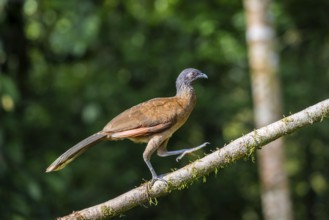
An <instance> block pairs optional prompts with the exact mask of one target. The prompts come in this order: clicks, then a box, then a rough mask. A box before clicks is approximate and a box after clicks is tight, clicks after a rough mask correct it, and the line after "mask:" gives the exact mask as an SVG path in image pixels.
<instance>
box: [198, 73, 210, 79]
mask: <svg viewBox="0 0 329 220" xmlns="http://www.w3.org/2000/svg"><path fill="white" fill-rule="evenodd" d="M197 78H198V79H199V78H203V79H208V76H207V75H206V74H204V73H201V74H199V75H198V77H197Z"/></svg>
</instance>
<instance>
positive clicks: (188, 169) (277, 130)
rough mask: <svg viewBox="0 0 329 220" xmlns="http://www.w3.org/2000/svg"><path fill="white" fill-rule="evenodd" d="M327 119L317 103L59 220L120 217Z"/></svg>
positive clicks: (328, 113)
mask: <svg viewBox="0 0 329 220" xmlns="http://www.w3.org/2000/svg"><path fill="white" fill-rule="evenodd" d="M326 117H329V99H327V100H324V101H322V102H319V103H317V104H315V105H313V106H311V107H308V108H306V109H304V110H303V111H300V112H298V113H296V114H293V115H290V116H288V117H285V118H283V119H281V120H279V121H276V122H274V123H272V124H270V125H267V126H265V127H262V128H260V129H257V130H254V131H252V132H250V133H248V134H246V135H244V136H242V137H240V138H238V139H236V140H234V141H232V142H231V143H230V144H228V145H226V146H224V147H222V148H220V149H218V150H216V151H215V152H213V153H211V154H209V155H207V156H205V157H203V158H201V159H199V160H197V161H195V162H193V163H190V164H189V165H187V166H185V167H183V168H181V169H179V170H176V171H174V172H172V173H170V174H168V175H166V176H165V177H164V179H165V180H166V181H167V182H168V184H166V183H165V182H162V181H157V182H155V183H154V185H153V186H152V187H149V186H150V185H149V182H147V183H145V184H143V185H141V186H139V187H137V188H135V189H132V190H130V191H128V192H126V193H124V194H122V195H120V196H118V197H116V198H114V199H111V200H109V201H107V202H104V203H101V204H98V205H95V206H93V207H89V208H86V209H83V210H81V211H76V212H73V213H72V214H70V215H67V216H64V217H61V218H58V219H103V218H112V217H114V216H118V215H121V214H123V213H124V212H126V211H128V210H129V209H132V208H133V207H135V206H138V205H142V204H144V203H147V202H148V203H150V204H154V203H156V198H158V197H160V196H164V195H167V194H169V193H171V192H172V191H173V190H181V189H184V188H185V187H186V186H187V185H188V184H191V183H192V182H193V181H195V180H197V179H198V178H200V177H202V176H205V175H207V174H209V173H211V172H215V173H217V171H218V169H221V168H223V167H225V166H226V165H228V164H230V163H232V162H234V161H236V160H238V159H240V158H242V157H246V156H251V155H253V153H254V152H255V150H256V149H260V148H261V147H262V146H264V145H266V144H267V143H269V142H271V141H274V140H276V139H277V138H279V137H282V136H285V135H288V134H290V133H293V132H295V131H296V130H297V129H299V128H302V127H305V126H308V125H312V124H314V123H316V122H319V121H322V120H323V119H324V118H326Z"/></svg>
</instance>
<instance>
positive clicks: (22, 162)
mask: <svg viewBox="0 0 329 220" xmlns="http://www.w3.org/2000/svg"><path fill="white" fill-rule="evenodd" d="M283 2H284V3H282V1H274V2H273V7H272V12H273V18H274V19H275V21H276V23H275V26H276V30H277V50H278V52H279V54H280V57H281V62H280V65H281V66H280V79H281V86H282V97H283V102H284V114H285V115H289V114H290V113H294V112H296V111H299V110H302V109H303V108H305V107H307V106H309V105H312V104H314V103H316V102H318V101H321V100H323V99H326V98H328V94H329V86H328V81H329V68H328V66H329V28H328V27H329V13H328V8H329V2H328V1H327V0H318V1H311V0H302V1H297V0H287V1H283ZM0 65H1V70H0V71H1V73H0V98H1V103H0V104H1V106H0V219H14V220H21V219H54V218H55V217H57V216H62V215H66V214H68V213H70V212H72V211H73V210H79V209H82V208H85V207H89V206H91V205H95V204H97V203H100V202H104V201H106V200H108V199H110V198H113V197H115V196H117V195H119V194H121V193H124V192H126V191H128V190H129V189H131V188H133V187H135V186H139V185H140V184H141V183H142V182H143V181H144V180H149V179H150V173H149V170H148V169H147V167H146V165H145V164H144V161H143V159H142V152H143V150H144V147H145V146H143V145H138V144H134V143H131V142H129V141H120V142H104V143H101V144H98V146H97V147H95V148H93V149H91V150H89V151H88V152H87V153H85V154H83V155H82V156H81V157H80V158H78V159H77V160H76V161H74V162H73V163H72V164H70V165H69V166H68V167H67V168H66V169H64V170H62V171H60V172H56V173H49V174H46V173H44V171H45V169H46V168H47V166H48V165H49V164H50V163H51V162H52V161H53V160H54V159H56V157H57V156H59V155H60V154H61V153H63V152H64V151H65V150H66V149H68V148H69V147H70V146H72V145H73V144H75V143H76V142H78V141H79V140H81V139H82V138H85V137H86V136H88V135H90V134H92V133H94V132H97V131H99V130H100V129H102V127H103V126H104V125H105V124H106V123H107V122H108V121H109V120H110V119H112V118H113V117H114V116H116V115H117V114H118V113H120V112H121V111H123V110H124V109H126V108H128V107H130V106H132V105H135V104H137V103H139V102H142V101H145V100H148V99H151V98H154V97H161V96H171V95H174V94H175V84H174V82H175V79H176V77H177V75H178V74H179V72H180V71H181V70H182V69H184V68H187V67H195V68H198V69H200V70H202V71H203V72H205V73H206V74H207V75H208V77H209V80H200V81H198V82H197V83H195V88H196V92H197V95H198V102H197V106H196V108H195V110H194V112H193V113H192V115H191V117H190V119H189V120H188V122H187V124H186V125H185V126H184V127H182V128H181V129H180V130H179V131H178V132H177V133H176V134H175V135H174V136H173V138H172V139H171V141H170V143H169V148H170V149H178V148H183V147H190V146H195V145H198V144H200V143H203V142H205V141H209V142H211V146H210V147H208V148H205V149H204V150H203V152H202V151H201V152H200V153H199V155H198V154H195V155H191V156H188V157H186V158H184V160H182V161H180V162H179V163H176V162H175V158H173V157H171V158H170V157H169V158H159V157H157V156H156V155H154V156H153V157H152V163H153V164H154V167H155V169H156V170H157V172H158V173H166V172H169V171H170V170H171V169H174V168H179V167H182V166H184V165H185V164H187V163H189V162H190V161H193V160H195V159H196V158H198V157H199V156H202V155H203V154H204V153H209V152H210V151H211V150H214V149H215V148H216V147H221V146H223V145H224V144H225V143H228V142H230V141H231V140H233V139H235V138H237V137H239V136H241V135H242V134H245V133H248V132H249V131H252V130H253V129H254V125H253V110H252V100H251V92H250V90H251V87H250V80H249V72H248V61H247V48H246V42H245V18H244V11H243V4H242V2H241V1H236V0H231V1H226V0H211V1H182V0H156V1H146V0H144V1H142V0H138V1H136V0H126V1H120V0H108V1H105V0H104V1H96V0H95V1H59V0H58V1H55V0H49V1H37V0H26V1H22V0H0ZM11 104H13V105H11ZM328 128H329V122H328V120H324V122H323V123H321V124H318V125H314V126H312V127H308V128H304V129H302V130H300V131H299V132H297V133H295V134H292V135H290V136H289V137H287V138H286V147H285V149H286V153H287V164H286V167H287V172H288V175H289V177H290V187H291V194H292V199H293V202H294V214H295V217H296V219H328V218H329V214H328V207H329V184H328V183H329V182H328V181H329V178H328V176H329V170H328V166H329V144H328V143H329V129H328ZM256 161H257V158H256ZM158 202H159V203H158V205H157V206H149V205H148V204H146V206H147V208H146V207H142V206H141V207H137V208H135V209H133V210H131V211H129V212H127V213H126V214H125V219H244V220H252V219H262V216H261V204H260V191H259V180H258V175H257V162H253V160H252V158H249V159H245V160H240V161H238V162H236V163H234V164H233V165H230V166H228V167H226V168H225V169H222V170H220V171H219V172H218V174H217V175H215V174H210V175H209V176H208V177H207V178H206V182H203V181H202V180H199V181H198V182H195V183H194V184H193V185H191V186H189V187H188V188H187V189H185V190H183V191H175V192H173V193H172V194H171V195H169V196H167V197H164V198H160V199H159V200H158Z"/></svg>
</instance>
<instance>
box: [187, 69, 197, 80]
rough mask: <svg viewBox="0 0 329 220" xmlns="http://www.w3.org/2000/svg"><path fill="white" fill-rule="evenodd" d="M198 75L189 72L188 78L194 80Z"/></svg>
mask: <svg viewBox="0 0 329 220" xmlns="http://www.w3.org/2000/svg"><path fill="white" fill-rule="evenodd" d="M196 75H197V73H196V72H194V71H192V72H189V73H188V77H189V78H190V79H193V78H195V77H196Z"/></svg>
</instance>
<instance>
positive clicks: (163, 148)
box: [157, 142, 209, 161]
mask: <svg viewBox="0 0 329 220" xmlns="http://www.w3.org/2000/svg"><path fill="white" fill-rule="evenodd" d="M208 144H209V142H205V143H203V144H201V145H199V146H196V147H193V148H188V149H181V150H173V151H167V148H166V143H164V144H163V145H161V147H160V148H159V149H158V151H157V154H158V155H159V156H160V157H167V156H173V155H179V156H178V157H177V158H176V161H179V160H180V159H182V158H183V157H184V156H185V155H186V154H189V153H192V152H194V151H197V150H199V149H201V148H203V147H205V146H207V145H208Z"/></svg>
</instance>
